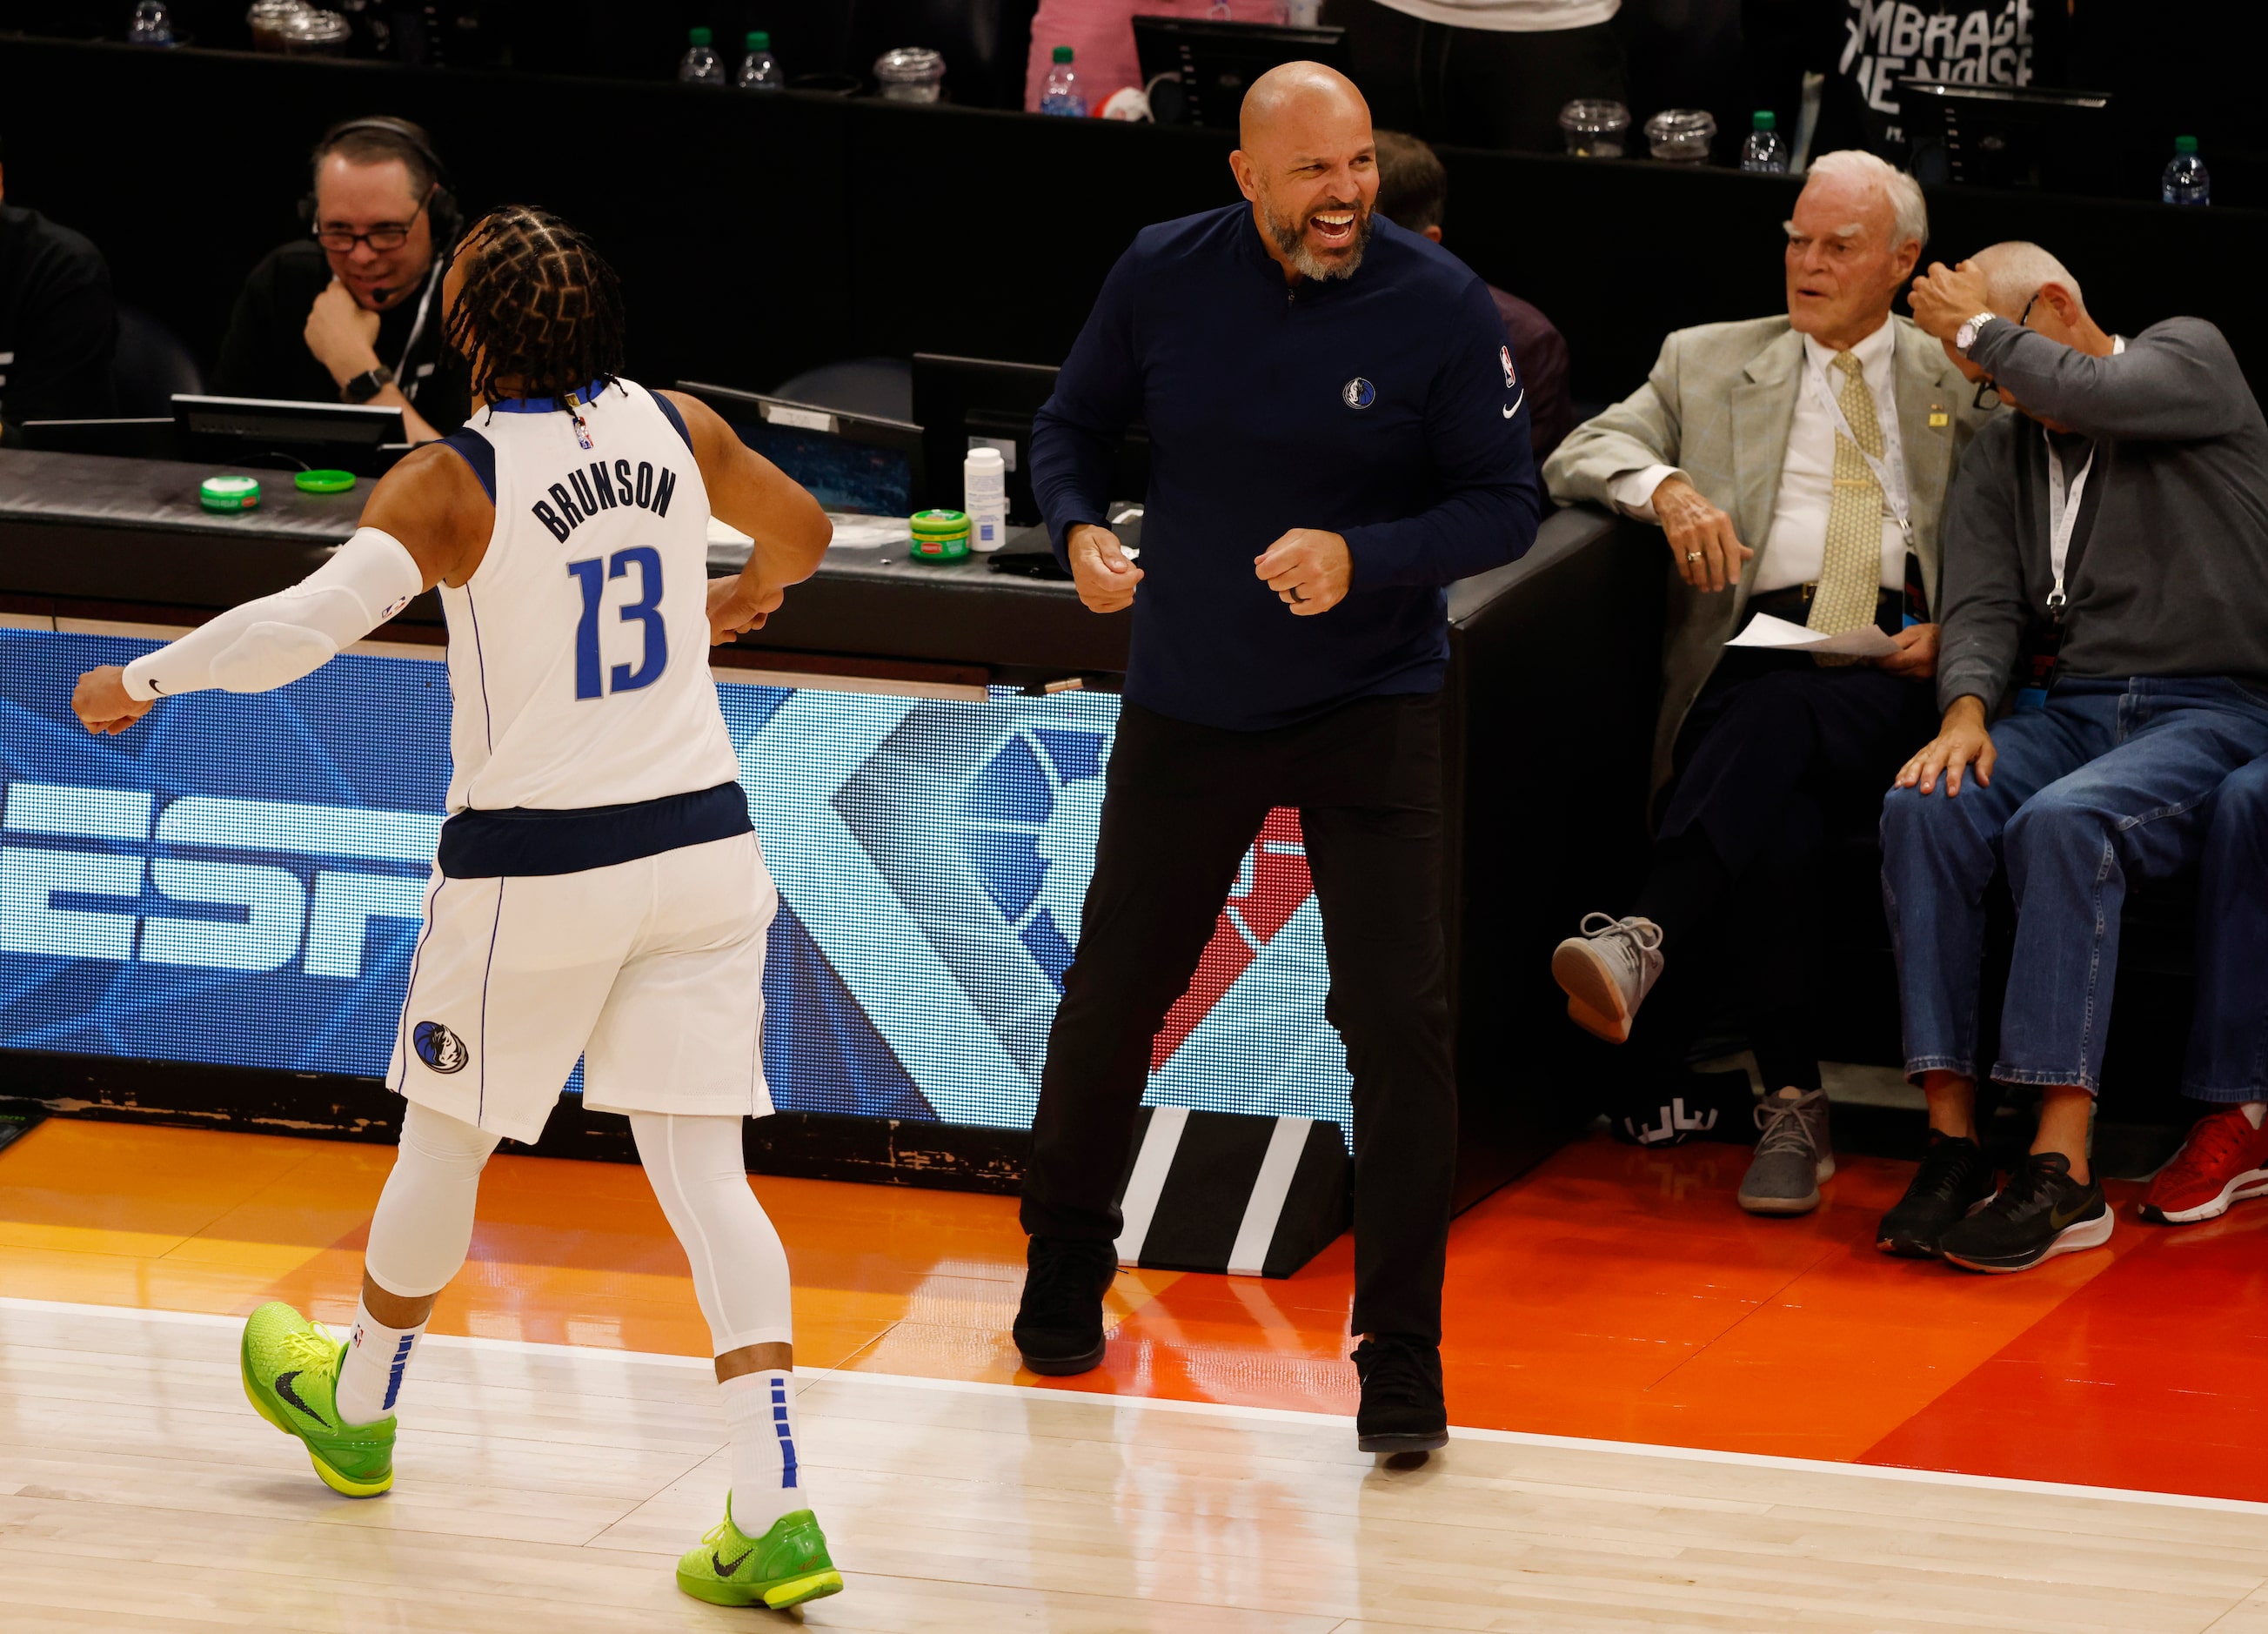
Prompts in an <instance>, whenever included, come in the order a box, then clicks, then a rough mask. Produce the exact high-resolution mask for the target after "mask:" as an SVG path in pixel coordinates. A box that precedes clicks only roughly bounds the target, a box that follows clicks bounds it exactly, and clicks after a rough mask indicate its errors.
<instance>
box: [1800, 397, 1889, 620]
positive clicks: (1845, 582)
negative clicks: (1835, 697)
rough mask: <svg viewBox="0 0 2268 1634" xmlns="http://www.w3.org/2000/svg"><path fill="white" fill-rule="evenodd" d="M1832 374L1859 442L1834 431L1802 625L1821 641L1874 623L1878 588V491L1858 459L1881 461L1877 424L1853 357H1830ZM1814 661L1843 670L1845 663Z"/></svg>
mask: <svg viewBox="0 0 2268 1634" xmlns="http://www.w3.org/2000/svg"><path fill="white" fill-rule="evenodd" d="M1835 369H1836V371H1837V373H1839V374H1841V375H1842V377H1843V381H1842V385H1841V387H1840V388H1839V390H1838V391H1837V401H1839V402H1840V403H1841V404H1842V406H1843V418H1844V420H1845V422H1846V423H1848V424H1849V425H1850V428H1851V432H1852V435H1855V436H1856V437H1857V438H1858V439H1859V440H1858V441H1857V442H1855V443H1854V442H1853V441H1852V439H1851V437H1850V436H1845V434H1844V431H1843V428H1842V427H1841V426H1839V425H1838V426H1837V427H1836V428H1835V485H1834V489H1833V490H1832V491H1833V497H1831V498H1830V500H1829V501H1828V505H1827V548H1826V552H1825V555H1824V557H1823V560H1822V561H1821V563H1820V568H1819V588H1818V590H1817V591H1815V593H1813V595H1812V598H1811V615H1810V617H1809V618H1808V619H1806V620H1805V621H1804V622H1806V624H1808V626H1809V627H1810V628H1811V629H1815V630H1818V631H1820V632H1821V633H1822V634H1823V635H1830V636H1837V635H1841V634H1842V633H1843V632H1844V631H1845V630H1850V629H1863V628H1864V627H1865V626H1867V625H1868V624H1871V623H1873V622H1874V608H1875V605H1876V600H1877V595H1878V593H1879V592H1880V591H1881V584H1882V485H1881V483H1880V482H1877V481H1875V480H1874V470H1873V468H1872V467H1870V466H1868V465H1867V461H1866V459H1865V457H1864V456H1863V455H1862V454H1861V453H1859V450H1860V449H1861V448H1864V449H1865V450H1866V452H1867V453H1869V454H1872V455H1874V458H1875V459H1877V460H1880V459H1881V457H1882V447H1883V445H1882V427H1881V422H1880V421H1879V420H1877V419H1876V418H1875V417H1874V393H1872V392H1870V391H1868V390H1867V377H1866V372H1865V370H1864V368H1863V367H1862V366H1861V364H1859V358H1858V355H1857V354H1856V353H1855V352H1837V353H1836V354H1835ZM1819 661H1820V662H1821V663H1823V664H1827V663H1844V664H1847V663H1849V662H1850V661H1851V660H1850V659H1828V658H1826V657H1823V656H1822V657H1820V659H1819Z"/></svg>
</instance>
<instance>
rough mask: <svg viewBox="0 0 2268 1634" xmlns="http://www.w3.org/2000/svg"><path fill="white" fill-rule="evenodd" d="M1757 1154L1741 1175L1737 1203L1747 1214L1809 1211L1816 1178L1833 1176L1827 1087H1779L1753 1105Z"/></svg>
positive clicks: (1816, 1198)
mask: <svg viewBox="0 0 2268 1634" xmlns="http://www.w3.org/2000/svg"><path fill="white" fill-rule="evenodd" d="M1756 1128H1757V1129H1758V1130H1762V1131H1763V1132H1762V1133H1761V1134H1759V1135H1758V1136H1757V1137H1756V1157H1755V1159H1753V1160H1752V1161H1750V1163H1749V1172H1748V1174H1747V1175H1746V1176H1745V1177H1744V1178H1743V1179H1742V1181H1741V1206H1742V1208H1744V1209H1746V1210H1747V1211H1749V1213H1751V1214H1808V1213H1810V1212H1811V1211H1812V1210H1814V1209H1815V1208H1817V1207H1818V1206H1819V1182H1820V1181H1823V1180H1830V1179H1832V1178H1833V1176H1834V1174H1835V1153H1834V1151H1833V1149H1832V1148H1830V1146H1829V1145H1828V1144H1827V1092H1826V1091H1825V1090H1823V1089H1815V1090H1812V1091H1810V1092H1809V1093H1805V1092H1804V1091H1802V1090H1800V1089H1783V1090H1781V1091H1780V1092H1779V1093H1778V1094H1777V1095H1766V1096H1765V1097H1764V1100H1762V1101H1761V1102H1759V1103H1758V1104H1757V1107H1756Z"/></svg>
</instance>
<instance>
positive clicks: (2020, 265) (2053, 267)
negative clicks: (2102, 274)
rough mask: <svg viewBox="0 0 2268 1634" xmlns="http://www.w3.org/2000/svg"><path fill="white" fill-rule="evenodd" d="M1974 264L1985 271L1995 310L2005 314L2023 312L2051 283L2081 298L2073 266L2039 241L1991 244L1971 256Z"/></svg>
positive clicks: (2010, 315) (2075, 301)
mask: <svg viewBox="0 0 2268 1634" xmlns="http://www.w3.org/2000/svg"><path fill="white" fill-rule="evenodd" d="M1969 260H1970V265H1972V266H1974V267H1976V268H1977V270H1978V271H1980V272H1982V273H1983V274H1984V275H1985V285H1986V287H1987V288H1988V289H1989V290H1990V291H1992V297H1991V298H1992V310H1993V311H1994V312H1997V313H1999V314H2000V315H2001V316H2002V317H2004V318H2011V319H2013V318H2015V317H2018V316H2019V315H2021V313H2022V312H2023V310H2024V308H2025V307H2027V306H2029V305H2032V304H2033V303H2032V297H2033V296H2035V295H2036V294H2038V293H2039V291H2042V290H2043V289H2045V288H2046V287H2047V286H2048V285H2049V284H2051V283H2052V284H2056V285H2058V286H2059V287H2060V288H2061V289H2062V290H2063V291H2065V292H2066V294H2068V295H2069V296H2070V297H2071V298H2072V300H2073V302H2074V303H2077V302H2079V300H2080V293H2079V280H2078V279H2076V278H2074V277H2073V276H2071V270H2070V269H2069V268H2067V267H2066V266H2065V265H2064V264H2063V263H2062V262H2061V261H2058V260H2057V259H2056V258H2055V257H2054V256H2052V255H2051V254H2048V252H2047V251H2045V250H2043V249H2042V248H2041V247H2039V246H2038V245H2036V244H2028V243H2026V242H2024V241H2023V240H2022V239H2008V240H2007V242H2005V243H2001V244H1992V245H1988V246H1986V247H1985V248H1983V249H1981V250H1979V251H1977V253H1976V254H1974V255H1971V256H1970V258H1969Z"/></svg>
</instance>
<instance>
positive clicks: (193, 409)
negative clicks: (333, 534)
mask: <svg viewBox="0 0 2268 1634" xmlns="http://www.w3.org/2000/svg"><path fill="white" fill-rule="evenodd" d="M173 423H174V426H175V428H176V431H177V433H178V435H179V438H180V455H179V457H180V458H181V459H183V460H212V461H215V462H216V463H218V464H222V465H240V466H254V467H265V468H267V469H270V470H281V471H304V470H307V469H309V468H311V467H315V468H321V467H337V468H339V469H342V470H347V471H352V472H353V473H355V474H356V475H357V476H382V475H385V474H386V473H387V471H389V470H391V469H393V467H394V461H395V460H399V459H401V456H402V455H403V454H405V453H408V452H409V431H408V430H407V428H406V427H405V426H404V425H403V423H402V419H401V409H394V408H389V407H387V405H385V404H383V403H305V402H291V401H286V400H284V399H282V398H275V397H192V396H188V395H187V394H177V395H176V396H175V397H174V399H173Z"/></svg>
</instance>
